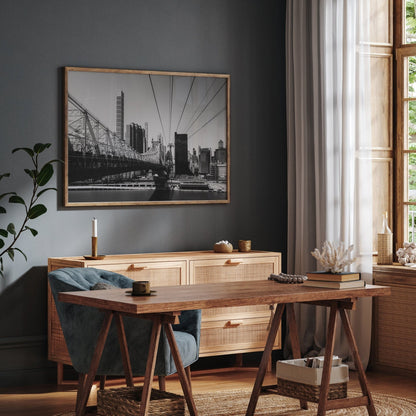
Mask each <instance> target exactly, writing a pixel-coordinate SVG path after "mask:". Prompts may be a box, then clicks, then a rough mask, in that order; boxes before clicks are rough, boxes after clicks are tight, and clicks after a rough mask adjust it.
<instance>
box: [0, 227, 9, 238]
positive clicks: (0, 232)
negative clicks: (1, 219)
mask: <svg viewBox="0 0 416 416" xmlns="http://www.w3.org/2000/svg"><path fill="white" fill-rule="evenodd" d="M0 235H1V236H2V237H7V236H8V235H9V233H8V232H7V230H5V229H4V228H0Z"/></svg>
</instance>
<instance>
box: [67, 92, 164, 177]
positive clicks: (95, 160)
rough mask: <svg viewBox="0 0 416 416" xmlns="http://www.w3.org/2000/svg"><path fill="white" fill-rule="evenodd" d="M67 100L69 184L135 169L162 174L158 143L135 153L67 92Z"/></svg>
mask: <svg viewBox="0 0 416 416" xmlns="http://www.w3.org/2000/svg"><path fill="white" fill-rule="evenodd" d="M67 103H68V104H67V105H68V108H67V128H68V131H67V146H68V147H67V149H68V150H67V151H68V161H67V162H68V184H69V185H71V184H73V183H79V182H85V181H88V180H91V179H92V180H97V179H99V178H102V177H105V176H109V175H115V174H118V173H123V172H131V171H139V170H152V171H153V172H154V173H158V174H159V175H163V176H164V175H166V166H165V163H164V154H163V151H162V149H161V144H160V143H158V144H155V145H153V146H152V148H151V149H149V150H148V151H147V152H145V153H139V152H137V151H136V150H135V149H133V148H132V147H131V146H130V145H129V144H128V143H126V141H125V140H123V139H122V138H120V137H119V136H118V135H117V134H116V133H114V132H113V131H112V130H110V129H109V128H108V127H107V126H105V125H104V124H103V123H102V122H101V121H100V120H99V119H98V118H97V117H95V116H94V115H93V114H91V112H90V111H89V110H88V109H87V108H85V107H84V106H83V105H82V104H81V103H79V102H78V101H77V100H76V99H75V98H74V97H72V96H71V95H69V94H68V101H67Z"/></svg>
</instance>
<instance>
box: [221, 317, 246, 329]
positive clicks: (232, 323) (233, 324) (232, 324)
mask: <svg viewBox="0 0 416 416" xmlns="http://www.w3.org/2000/svg"><path fill="white" fill-rule="evenodd" d="M243 323H244V321H243V320H242V319H234V320H232V321H228V322H227V323H226V324H225V327H226V328H230V327H236V326H240V325H243Z"/></svg>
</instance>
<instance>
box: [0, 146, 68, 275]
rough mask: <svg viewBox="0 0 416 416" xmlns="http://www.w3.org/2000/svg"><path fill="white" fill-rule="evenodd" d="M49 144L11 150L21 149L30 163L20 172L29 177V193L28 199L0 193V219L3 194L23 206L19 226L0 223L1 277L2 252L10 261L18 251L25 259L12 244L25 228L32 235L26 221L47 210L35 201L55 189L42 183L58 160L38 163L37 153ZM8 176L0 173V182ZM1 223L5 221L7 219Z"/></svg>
mask: <svg viewBox="0 0 416 416" xmlns="http://www.w3.org/2000/svg"><path fill="white" fill-rule="evenodd" d="M50 146H51V144H50V143H36V144H35V145H34V146H33V148H29V147H18V148H16V149H13V151H12V153H15V152H19V151H23V152H25V153H27V155H28V156H29V157H30V160H31V165H30V167H29V168H26V169H24V171H25V172H26V174H27V175H28V176H29V177H30V179H31V182H32V192H31V195H30V198H28V200H25V199H24V198H23V197H21V196H19V195H18V194H17V193H16V192H5V193H2V194H0V203H1V205H0V215H1V216H0V219H2V217H3V215H4V214H7V209H6V207H5V206H4V203H3V202H2V201H1V200H3V199H4V198H5V197H7V196H8V203H9V204H18V205H21V206H22V208H23V209H24V218H23V220H22V223H21V225H20V226H18V227H16V225H15V224H14V223H12V222H9V223H8V224H7V225H6V226H3V225H0V275H1V276H2V277H4V258H5V256H6V255H7V256H8V257H9V258H10V260H12V261H14V259H15V253H16V251H18V252H19V253H21V254H22V255H23V257H24V258H25V259H26V261H27V257H26V254H25V253H24V252H23V251H22V250H21V249H20V248H18V247H16V243H17V240H18V239H19V237H20V236H21V235H22V234H23V233H25V232H28V231H29V232H30V233H31V234H32V235H33V236H34V237H36V235H37V234H38V231H37V230H35V229H34V228H32V227H29V225H28V224H30V221H31V220H34V219H35V218H38V217H40V216H41V215H43V214H45V213H46V211H47V208H46V207H45V205H43V204H41V203H39V202H38V200H39V198H40V197H41V196H42V195H43V194H44V193H45V192H47V191H50V190H53V191H56V190H57V189H56V188H46V187H45V186H46V184H47V183H48V182H49V180H50V179H51V178H52V176H53V174H54V168H53V163H54V162H60V160H50V161H48V162H46V163H44V164H43V165H42V164H41V163H40V155H41V153H43V152H44V151H45V150H46V149H48V148H49V147H50ZM9 176H10V173H3V174H0V181H1V180H3V179H4V178H6V177H9ZM5 223H7V220H6V221H5ZM0 224H1V222H0Z"/></svg>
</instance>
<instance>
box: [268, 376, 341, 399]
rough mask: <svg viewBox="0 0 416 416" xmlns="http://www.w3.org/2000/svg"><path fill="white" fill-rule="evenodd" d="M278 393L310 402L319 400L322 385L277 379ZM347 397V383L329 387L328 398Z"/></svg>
mask: <svg viewBox="0 0 416 416" xmlns="http://www.w3.org/2000/svg"><path fill="white" fill-rule="evenodd" d="M276 388H277V393H278V394H281V395H282V396H288V397H294V398H296V399H302V400H306V401H308V402H315V403H318V402H319V394H320V392H321V386H314V385H311V384H303V383H297V382H295V381H289V380H285V379H284V378H278V379H277V386H276ZM346 397H347V383H335V384H330V385H329V389H328V400H334V399H345V398H346Z"/></svg>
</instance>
